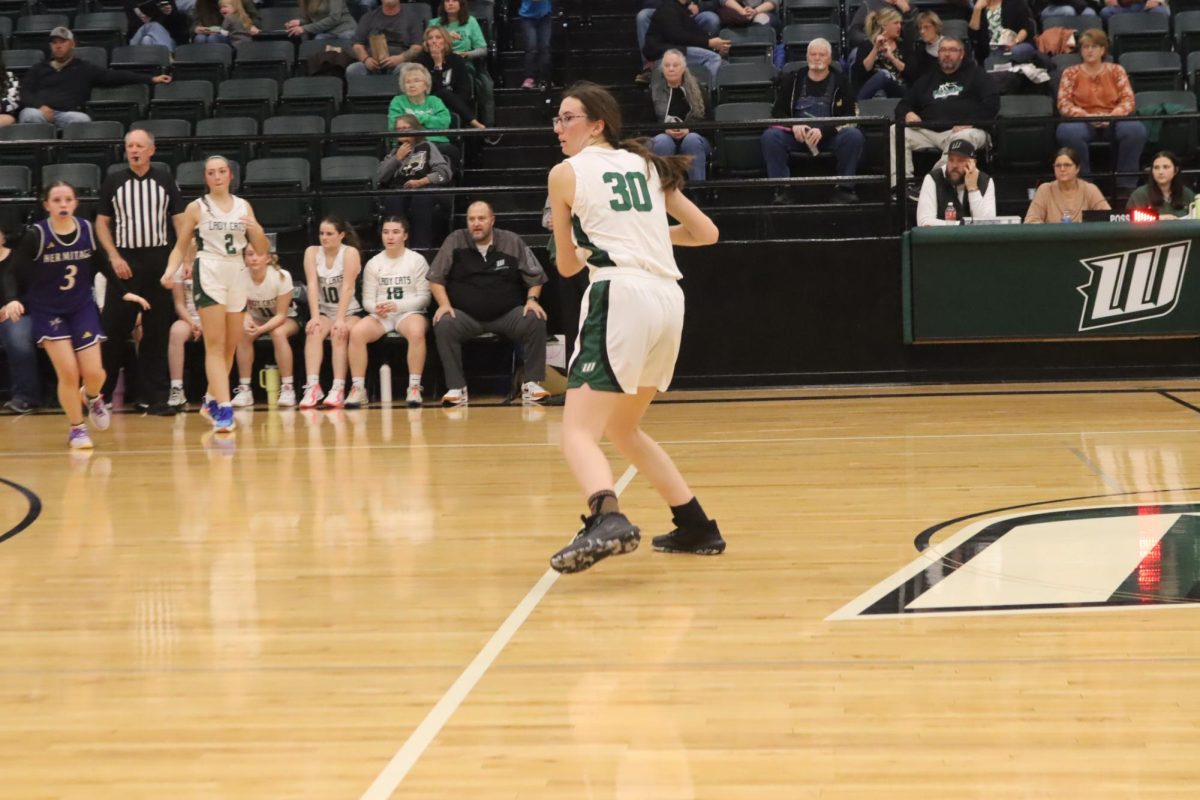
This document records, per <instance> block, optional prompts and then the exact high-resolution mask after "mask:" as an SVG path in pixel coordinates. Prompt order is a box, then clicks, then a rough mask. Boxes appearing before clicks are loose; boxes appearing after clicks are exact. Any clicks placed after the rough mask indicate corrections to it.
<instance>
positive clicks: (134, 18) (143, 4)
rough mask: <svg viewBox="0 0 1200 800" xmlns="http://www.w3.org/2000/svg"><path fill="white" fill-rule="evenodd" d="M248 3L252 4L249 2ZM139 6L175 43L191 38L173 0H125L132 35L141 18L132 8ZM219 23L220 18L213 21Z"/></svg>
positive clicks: (182, 15) (180, 12) (182, 42)
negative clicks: (152, 0)
mask: <svg viewBox="0 0 1200 800" xmlns="http://www.w3.org/2000/svg"><path fill="white" fill-rule="evenodd" d="M250 5H254V4H253V3H250ZM164 6H166V8H164ZM138 8H140V9H141V10H142V13H143V14H145V15H146V18H147V19H148V20H149V21H150V22H157V23H158V24H159V25H162V26H163V27H164V28H166V29H167V33H168V34H170V36H171V39H172V40H173V41H174V42H175V44H187V43H188V42H190V41H191V40H192V35H191V28H189V27H188V18H187V14H184V13H183V12H182V11H180V10H179V9H178V8H176V7H175V3H174V0H156V1H155V2H148V1H147V0H125V21H126V24H127V25H128V26H129V33H130V34H131V35H132V34H133V32H134V31H136V30H137V29H138V28H140V27H142V20H141V18H140V17H138V15H137V14H136V13H134V9H138ZM215 24H216V25H220V24H221V21H220V19H218V20H217V22H216V23H215Z"/></svg>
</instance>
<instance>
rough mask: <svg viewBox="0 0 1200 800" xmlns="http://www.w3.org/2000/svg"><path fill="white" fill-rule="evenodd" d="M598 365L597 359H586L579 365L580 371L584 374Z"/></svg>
mask: <svg viewBox="0 0 1200 800" xmlns="http://www.w3.org/2000/svg"><path fill="white" fill-rule="evenodd" d="M596 366H597V365H596V362H595V361H584V362H583V363H582V364H580V365H579V371H580V372H582V373H583V374H584V375H587V374H588V373H589V372H591V371H593V370H594V369H596Z"/></svg>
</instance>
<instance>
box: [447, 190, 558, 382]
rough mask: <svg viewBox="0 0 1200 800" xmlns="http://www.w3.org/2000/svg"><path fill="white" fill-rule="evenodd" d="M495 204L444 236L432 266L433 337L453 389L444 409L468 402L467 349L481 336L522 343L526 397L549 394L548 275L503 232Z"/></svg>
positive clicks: (473, 212) (472, 209)
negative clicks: (545, 294)
mask: <svg viewBox="0 0 1200 800" xmlns="http://www.w3.org/2000/svg"><path fill="white" fill-rule="evenodd" d="M495 225H496V217H495V215H494V214H493V213H492V207H491V205H490V204H489V203H487V202H485V201H483V200H478V201H476V202H474V203H472V204H471V205H470V206H469V207H468V208H467V227H466V228H465V229H462V230H457V231H455V232H454V233H452V234H450V235H449V236H448V237H446V241H445V242H443V243H442V247H441V249H440V250H438V253H437V256H435V257H434V259H433V264H432V265H431V266H430V269H429V288H430V289H431V290H432V292H433V298H434V300H436V301H437V311H436V312H434V315H433V333H434V338H435V339H436V341H437V349H438V354H439V355H440V356H441V359H442V368H443V369H444V370H445V373H446V386H447V387H449V391H447V392H446V394H445V396H443V397H442V405H447V406H465V405H466V404H467V379H466V376H465V375H464V374H463V366H462V345H463V342H466V341H469V340H471V339H474V338H475V337H476V336H479V335H480V334H482V333H495V334H499V335H500V336H503V337H505V338H506V339H511V340H512V341H514V342H516V343H517V344H519V345H520V347H521V350H522V355H523V358H524V362H525V382H524V384H523V385H522V386H521V399H522V400H524V401H525V402H533V403H537V402H541V401H542V400H545V399H546V398H547V397H549V396H550V393H549V392H547V391H546V390H545V389H543V388H542V386H541V382H542V381H543V380H545V378H546V312H545V311H543V310H542V306H541V300H540V299H539V298H540V297H541V294H542V286H543V285H544V284H545V283H546V272H545V270H543V269H542V265H541V264H539V263H538V260H537V259H536V258H535V257H534V255H533V251H532V250H530V249H529V247H528V245H526V244H525V243H524V242H523V241H521V237H519V236H517V234H515V233H512V232H511V231H505V230H498V229H496V227H495Z"/></svg>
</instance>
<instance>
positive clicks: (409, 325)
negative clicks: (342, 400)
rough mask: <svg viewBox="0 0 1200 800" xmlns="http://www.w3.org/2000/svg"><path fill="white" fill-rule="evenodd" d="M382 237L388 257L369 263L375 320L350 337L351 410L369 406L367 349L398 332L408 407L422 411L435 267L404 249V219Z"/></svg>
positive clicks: (367, 295) (369, 304)
mask: <svg viewBox="0 0 1200 800" xmlns="http://www.w3.org/2000/svg"><path fill="white" fill-rule="evenodd" d="M379 235H380V238H381V239H382V240H383V252H382V253H377V254H376V255H375V256H374V257H373V258H372V259H371V260H370V261H368V262H367V266H366V268H365V269H364V270H363V305H364V306H365V307H366V309H367V311H368V312H370V315H369V316H367V317H365V318H364V319H363V320H362V321H361V322H359V323H358V324H357V325H355V326H354V330H352V331H350V375H351V378H352V380H353V385H352V386H351V387H350V396H349V397H347V398H346V408H358V407H359V406H362V405H365V404H366V402H367V383H366V381H367V378H366V376H367V345H368V344H370V343H371V342H374V341H375V340H377V339H378V338H379V337H381V336H383V335H384V334H388V333H391V332H392V331H395V332H396V333H398V334H400V335H402V336H403V337H404V338H405V339H407V340H408V391H407V392H405V395H404V402H405V403H406V404H407V405H408V407H409V408H420V406H421V373H422V372H424V371H425V332H426V331H427V330H428V329H429V323H428V321H427V320H426V319H425V309H426V308H427V307H428V306H429V298H430V297H431V292H430V290H429V281H428V280H427V278H426V276H427V275H428V274H429V262H428V261H426V260H425V256H423V255H421V254H420V253H418V252H416V251H415V250H409V249H407V248H406V247H405V246H404V245H405V243H406V242H407V241H408V220H406V219H404V218H403V217H387V218H386V219H385V220H384V221H383V227H382V228H381V229H380V233H379Z"/></svg>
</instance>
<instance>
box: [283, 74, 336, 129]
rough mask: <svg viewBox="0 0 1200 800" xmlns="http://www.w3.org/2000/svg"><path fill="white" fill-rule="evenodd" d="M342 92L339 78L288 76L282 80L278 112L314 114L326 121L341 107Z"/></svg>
mask: <svg viewBox="0 0 1200 800" xmlns="http://www.w3.org/2000/svg"><path fill="white" fill-rule="evenodd" d="M342 94H343V91H342V79H341V78H332V77H328V76H318V77H315V78H307V77H305V78H288V79H287V80H286V81H284V82H283V94H282V95H281V96H280V98H279V109H278V113H280V114H315V115H317V116H320V117H322V118H323V119H324V120H325V121H326V122H328V121H329V120H330V119H332V118H333V116H334V115H335V114H337V112H338V109H340V108H341V107H342Z"/></svg>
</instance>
